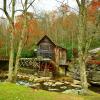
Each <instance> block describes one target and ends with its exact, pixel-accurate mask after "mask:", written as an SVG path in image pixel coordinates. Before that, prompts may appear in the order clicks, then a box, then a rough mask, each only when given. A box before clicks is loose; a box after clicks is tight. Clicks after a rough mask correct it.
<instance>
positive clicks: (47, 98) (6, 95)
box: [0, 83, 100, 100]
mask: <svg viewBox="0 0 100 100" xmlns="http://www.w3.org/2000/svg"><path fill="white" fill-rule="evenodd" d="M0 100H100V94H96V93H93V92H90V95H88V96H82V95H79V96H78V95H73V94H62V93H55V92H48V91H43V90H33V89H31V88H28V87H25V86H19V85H15V84H11V83H0Z"/></svg>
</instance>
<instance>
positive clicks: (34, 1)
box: [27, 0, 35, 10]
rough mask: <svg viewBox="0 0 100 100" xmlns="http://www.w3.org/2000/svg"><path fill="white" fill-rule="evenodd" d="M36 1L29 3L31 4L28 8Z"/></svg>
mask: <svg viewBox="0 0 100 100" xmlns="http://www.w3.org/2000/svg"><path fill="white" fill-rule="evenodd" d="M34 2H35V0H33V1H32V2H31V3H30V4H29V6H28V7H27V10H28V8H29V7H30V6H31V5H32V4H33V3H34Z"/></svg>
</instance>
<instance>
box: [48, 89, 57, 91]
mask: <svg viewBox="0 0 100 100" xmlns="http://www.w3.org/2000/svg"><path fill="white" fill-rule="evenodd" d="M48 90H49V91H59V89H48Z"/></svg>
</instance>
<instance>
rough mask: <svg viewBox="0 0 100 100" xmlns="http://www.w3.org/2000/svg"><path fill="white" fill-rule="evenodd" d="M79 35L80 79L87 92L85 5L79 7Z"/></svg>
mask: <svg viewBox="0 0 100 100" xmlns="http://www.w3.org/2000/svg"><path fill="white" fill-rule="evenodd" d="M78 29H79V34H78V56H79V66H80V79H81V85H82V88H83V89H84V90H85V91H87V89H88V83H87V75H86V65H85V57H86V54H85V53H84V52H85V49H86V48H85V45H86V44H85V43H86V41H85V39H86V8H85V4H81V6H80V7H79V26H78Z"/></svg>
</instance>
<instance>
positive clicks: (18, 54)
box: [14, 0, 28, 81]
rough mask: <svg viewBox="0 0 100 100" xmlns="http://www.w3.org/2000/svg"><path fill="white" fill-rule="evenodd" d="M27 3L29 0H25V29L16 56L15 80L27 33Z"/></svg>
mask: <svg viewBox="0 0 100 100" xmlns="http://www.w3.org/2000/svg"><path fill="white" fill-rule="evenodd" d="M27 3H28V0H25V5H24V6H25V10H24V17H25V20H24V22H23V25H24V26H23V29H22V34H21V39H20V41H19V46H18V51H17V56H16V62H15V69H14V81H16V79H17V74H18V69H19V59H20V56H21V52H22V48H23V39H24V37H25V33H26V31H27Z"/></svg>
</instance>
